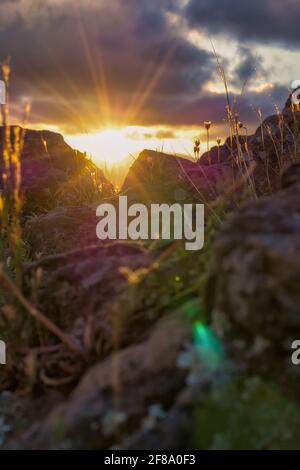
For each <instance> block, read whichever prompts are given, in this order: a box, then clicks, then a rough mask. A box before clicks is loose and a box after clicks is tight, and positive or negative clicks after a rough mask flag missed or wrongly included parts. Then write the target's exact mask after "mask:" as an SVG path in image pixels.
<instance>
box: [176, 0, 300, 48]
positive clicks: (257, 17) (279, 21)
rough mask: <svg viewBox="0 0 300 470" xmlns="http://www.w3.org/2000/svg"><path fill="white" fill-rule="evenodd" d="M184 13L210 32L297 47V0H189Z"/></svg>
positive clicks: (299, 13)
mask: <svg viewBox="0 0 300 470" xmlns="http://www.w3.org/2000/svg"><path fill="white" fill-rule="evenodd" d="M185 15H186V17H187V18H188V20H189V22H190V24H191V25H193V26H194V27H200V28H203V29H205V30H206V31H208V32H209V33H210V34H225V35H231V36H234V37H235V38H238V39H239V40H240V41H242V42H243V43H244V42H245V41H253V42H256V43H257V42H262V43H278V44H285V45H286V44H288V45H290V46H294V47H298V46H299V44H300V36H299V32H298V30H299V16H300V3H299V0H251V1H238V0H222V1H220V0H190V1H189V2H188V3H187V5H186V7H185Z"/></svg>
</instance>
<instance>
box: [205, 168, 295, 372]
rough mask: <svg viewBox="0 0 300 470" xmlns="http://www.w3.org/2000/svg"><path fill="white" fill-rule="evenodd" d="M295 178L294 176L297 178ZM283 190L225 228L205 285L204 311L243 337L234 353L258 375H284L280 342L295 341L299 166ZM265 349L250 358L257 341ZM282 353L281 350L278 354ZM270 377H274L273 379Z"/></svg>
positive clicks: (289, 174)
mask: <svg viewBox="0 0 300 470" xmlns="http://www.w3.org/2000/svg"><path fill="white" fill-rule="evenodd" d="M297 176H298V177H297ZM282 185H283V189H282V190H280V191H279V192H278V193H276V194H274V195H273V196H271V197H266V198H261V199H259V200H257V201H255V202H249V203H247V204H245V205H244V206H243V207H242V208H241V209H240V210H239V211H237V212H236V213H235V214H234V215H233V216H232V217H231V219H230V220H229V221H228V222H227V223H226V224H225V226H224V228H223V229H222V230H221V232H220V234H219V235H218V237H217V239H216V242H215V246H214V254H215V266H216V268H215V269H214V272H213V275H212V277H211V278H210V281H209V282H208V284H207V299H206V304H207V310H209V311H211V312H212V311H222V312H224V313H225V315H226V317H227V318H228V319H229V321H230V323H231V327H232V328H233V333H232V334H230V339H231V341H230V342H231V345H233V342H232V339H233V337H237V336H238V337H239V338H241V337H242V338H244V339H245V340H246V344H245V347H244V351H243V352H241V351H239V352H238V353H237V354H238V356H239V359H241V358H242V357H243V359H244V360H245V361H246V362H247V363H248V364H249V363H250V362H252V361H254V362H253V363H254V364H255V367H257V368H259V369H260V370H263V371H264V373H271V372H272V371H273V372H274V371H275V370H276V374H277V377H276V378H278V380H280V377H281V376H282V375H283V376H286V373H287V369H286V366H285V365H284V364H283V362H282V360H289V362H290V356H291V350H288V351H286V346H285V348H284V345H286V342H287V341H289V344H290V345H291V338H293V339H298V338H299V337H300V312H299V305H300V290H299V287H298V283H299V276H300V261H299V260H300V178H299V164H297V165H292V166H291V167H290V168H289V169H288V170H287V171H286V172H285V173H284V174H283V176H282ZM258 340H259V341H260V343H262V341H263V344H265V345H268V347H267V349H264V350H263V351H261V353H260V354H256V358H255V360H254V354H252V353H251V351H255V350H257V348H256V345H257V341H258ZM284 349H285V350H284ZM276 374H275V375H276Z"/></svg>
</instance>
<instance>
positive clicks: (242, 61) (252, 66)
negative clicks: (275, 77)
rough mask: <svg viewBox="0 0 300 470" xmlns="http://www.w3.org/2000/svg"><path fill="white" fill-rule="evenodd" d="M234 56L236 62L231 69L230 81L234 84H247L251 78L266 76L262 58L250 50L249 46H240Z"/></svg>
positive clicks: (250, 81)
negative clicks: (231, 76) (236, 58)
mask: <svg viewBox="0 0 300 470" xmlns="http://www.w3.org/2000/svg"><path fill="white" fill-rule="evenodd" d="M236 56H237V57H238V64H237V66H236V67H235V68H234V70H233V78H232V83H233V84H234V85H235V86H240V87H246V86H249V85H250V84H251V83H252V82H253V80H257V79H261V78H264V79H266V78H267V76H268V72H269V71H267V70H266V69H265V68H264V66H263V58H262V57H261V56H260V55H258V54H256V53H255V52H253V51H252V49H251V48H250V47H247V46H240V47H239V48H238V51H237V54H236Z"/></svg>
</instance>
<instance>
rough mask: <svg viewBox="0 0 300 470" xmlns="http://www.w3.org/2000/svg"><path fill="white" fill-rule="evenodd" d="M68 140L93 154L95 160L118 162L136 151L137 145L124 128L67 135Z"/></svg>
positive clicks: (76, 146)
mask: <svg viewBox="0 0 300 470" xmlns="http://www.w3.org/2000/svg"><path fill="white" fill-rule="evenodd" d="M65 138H66V141H67V142H68V143H69V144H70V145H72V146H73V147H75V148H77V149H78V150H80V151H82V152H87V153H88V154H89V155H91V157H92V159H93V160H94V161H95V162H97V161H98V162H106V163H108V164H112V165H114V164H117V163H121V162H123V161H125V160H126V159H127V158H128V157H129V156H130V155H131V154H132V153H134V152H135V151H136V148H135V147H136V146H135V145H134V142H132V140H131V139H130V138H128V137H127V136H126V132H125V130H124V129H118V128H105V129H103V130H101V131H98V132H96V133H90V134H77V135H71V136H65Z"/></svg>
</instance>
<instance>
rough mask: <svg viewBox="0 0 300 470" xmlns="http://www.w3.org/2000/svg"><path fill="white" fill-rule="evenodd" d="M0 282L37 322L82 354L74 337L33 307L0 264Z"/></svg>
mask: <svg viewBox="0 0 300 470" xmlns="http://www.w3.org/2000/svg"><path fill="white" fill-rule="evenodd" d="M0 283H2V284H4V285H5V286H6V287H7V288H8V289H9V290H10V291H11V293H12V294H13V295H14V296H15V297H16V299H17V300H18V301H19V302H20V304H21V305H22V306H23V307H24V308H25V309H26V311H27V312H28V313H29V314H30V315H31V316H32V317H33V318H35V319H36V320H37V321H38V322H39V323H41V324H42V325H43V326H45V327H46V328H47V329H48V330H49V331H51V333H53V334H54V335H55V336H57V338H59V339H60V340H61V342H62V343H63V344H65V345H66V346H67V347H68V348H69V349H70V350H71V351H72V352H73V353H74V354H77V355H81V356H82V355H84V350H83V348H82V347H81V346H80V345H79V344H77V343H76V341H75V340H74V338H72V337H70V336H68V335H66V334H65V333H64V332H63V331H62V330H61V329H60V328H59V327H58V326H56V325H55V324H54V323H53V322H52V321H51V320H49V318H47V317H46V316H45V315H43V314H42V313H41V312H40V311H39V310H38V309H37V308H36V307H34V306H33V305H32V304H31V303H30V302H29V301H28V300H27V299H26V298H25V297H24V295H23V294H22V292H21V291H20V290H19V289H18V287H17V286H16V285H15V284H14V283H13V281H12V280H11V279H10V278H9V276H8V275H7V274H6V273H5V272H4V270H3V267H2V266H1V265H0Z"/></svg>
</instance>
